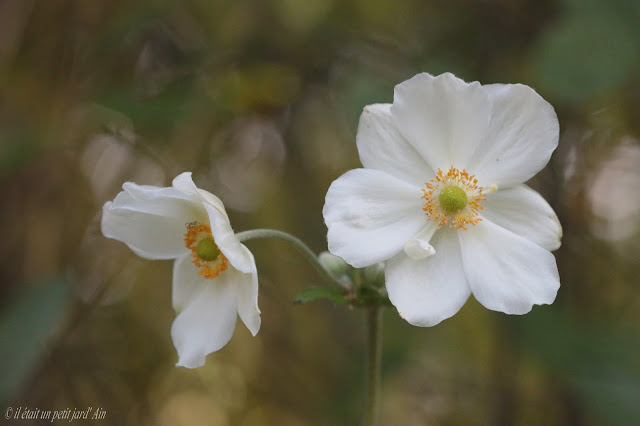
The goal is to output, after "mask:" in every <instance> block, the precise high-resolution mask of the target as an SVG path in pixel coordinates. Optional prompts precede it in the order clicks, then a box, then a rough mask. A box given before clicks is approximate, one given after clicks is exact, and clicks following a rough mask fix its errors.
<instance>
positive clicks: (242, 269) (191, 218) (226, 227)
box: [102, 172, 260, 368]
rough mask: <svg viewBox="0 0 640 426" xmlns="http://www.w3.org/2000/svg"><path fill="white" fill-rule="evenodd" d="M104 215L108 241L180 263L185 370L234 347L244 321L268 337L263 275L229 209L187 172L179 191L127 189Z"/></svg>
mask: <svg viewBox="0 0 640 426" xmlns="http://www.w3.org/2000/svg"><path fill="white" fill-rule="evenodd" d="M122 189H124V191H122V192H120V193H119V194H118V195H117V196H116V198H115V199H114V200H113V201H112V202H111V201H109V202H107V203H105V205H104V207H103V210H102V233H103V234H104V236H106V237H108V238H113V239H116V240H119V241H122V242H123V243H125V244H126V245H127V246H129V248H130V249H131V250H133V251H134V252H135V253H136V254H137V255H139V256H141V257H144V258H146V259H176V260H175V263H174V266H173V307H174V309H175V310H176V312H178V316H177V317H176V319H175V321H174V322H173V325H172V327H171V337H172V339H173V344H174V346H175V347H176V350H177V351H178V358H179V359H178V362H177V364H176V365H177V366H181V367H187V368H195V367H201V366H203V365H204V363H205V358H206V356H207V355H208V354H210V353H211V352H215V351H217V350H219V349H221V348H222V347H223V346H224V345H226V344H227V342H228V341H229V340H230V339H231V336H232V335H233V331H234V330H235V326H236V318H237V316H238V315H239V316H240V319H242V322H244V324H245V325H246V326H247V328H248V329H249V331H250V332H251V334H253V335H254V336H255V335H256V334H257V333H258V330H259V329H260V309H259V308H258V272H257V270H256V264H255V260H254V258H253V255H252V254H251V252H250V251H249V249H247V247H245V246H244V245H243V244H241V243H240V241H238V239H237V238H236V236H235V234H234V232H233V230H232V229H231V224H230V223H229V217H228V216H227V213H226V211H225V208H224V205H223V204H222V201H220V199H219V198H218V197H216V196H215V195H213V194H211V193H209V192H207V191H205V190H202V189H199V188H198V187H196V185H195V184H194V183H193V180H192V179H191V173H190V172H185V173H182V174H180V175H179V176H177V177H176V178H175V179H174V180H173V186H171V187H165V188H163V187H157V186H148V185H136V184H135V183H131V182H126V183H125V184H124V185H122Z"/></svg>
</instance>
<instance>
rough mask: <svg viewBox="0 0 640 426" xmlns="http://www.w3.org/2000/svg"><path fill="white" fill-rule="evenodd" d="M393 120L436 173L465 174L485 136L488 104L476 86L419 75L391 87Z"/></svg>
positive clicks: (448, 77) (445, 77)
mask: <svg viewBox="0 0 640 426" xmlns="http://www.w3.org/2000/svg"><path fill="white" fill-rule="evenodd" d="M391 114H392V115H393V118H394V120H395V122H396V124H397V126H398V129H399V130H400V133H402V134H403V135H404V137H405V138H407V140H408V141H409V142H410V143H411V144H412V145H413V147H414V148H415V149H416V150H417V151H418V152H419V153H420V155H422V157H423V158H424V159H425V160H426V162H427V163H428V164H429V165H431V168H432V169H433V170H434V171H437V170H438V168H440V169H442V170H446V169H448V168H449V167H451V166H455V167H457V168H459V169H463V168H465V167H466V166H467V163H468V162H469V158H470V157H471V155H473V151H474V149H475V147H476V145H477V144H478V143H479V142H480V140H481V138H482V136H483V135H484V134H485V133H486V131H487V127H488V126H489V119H490V117H491V103H490V102H489V96H488V94H487V92H486V91H485V90H483V88H482V86H481V85H480V83H478V82H477V81H475V82H473V83H465V82H464V81H463V80H461V79H459V78H457V77H456V76H454V75H453V74H451V73H446V74H442V75H439V76H437V77H434V76H432V75H430V74H426V73H422V74H418V75H416V76H415V77H413V78H411V79H409V80H407V81H405V82H402V83H400V84H398V85H397V86H396V87H395V91H394V96H393V105H392V106H391Z"/></svg>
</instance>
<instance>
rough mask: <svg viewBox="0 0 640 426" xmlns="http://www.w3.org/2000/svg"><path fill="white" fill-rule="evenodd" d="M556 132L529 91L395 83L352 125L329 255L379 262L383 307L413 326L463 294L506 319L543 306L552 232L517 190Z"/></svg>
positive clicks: (551, 286)
mask: <svg viewBox="0 0 640 426" xmlns="http://www.w3.org/2000/svg"><path fill="white" fill-rule="evenodd" d="M558 131H559V130H558V119H557V117H556V114H555V112H554V110H553V107H552V106H551V105H550V104H549V103H547V102H546V101H545V100H544V99H542V98H541V97H540V96H539V95H538V94H537V93H536V92H535V91H534V90H533V89H531V88H530V87H528V86H524V85H520V84H491V85H484V86H483V85H480V83H478V82H473V83H465V82H464V81H462V80H460V79H459V78H457V77H455V76H454V75H452V74H449V73H447V74H443V75H440V76H437V77H434V76H432V75H429V74H419V75H417V76H415V77H413V78H411V79H410V80H407V81H405V82H403V83H400V84H399V85H397V86H396V88H395V91H394V98H393V104H376V105H369V106H367V107H366V108H365V109H364V112H363V113H362V116H361V117H360V125H359V128H358V135H357V145H358V151H359V153H360V160H361V161H362V165H363V166H364V167H365V168H364V169H356V170H351V171H349V172H347V173H345V174H344V175H342V176H341V177H340V178H338V179H337V180H336V181H335V182H333V184H332V185H331V187H330V188H329V191H328V193H327V196H326V203H325V206H324V210H323V215H324V219H325V222H326V224H327V227H328V229H329V233H328V237H327V238H328V243H329V251H331V252H332V253H333V254H336V255H338V256H340V257H342V258H343V259H345V260H346V261H347V262H348V263H350V264H351V265H353V266H355V267H364V266H368V265H371V264H373V263H376V262H380V261H386V266H385V278H386V287H387V291H388V294H389V299H390V300H391V302H392V303H393V304H394V305H395V307H396V308H397V309H398V312H399V313H400V315H401V316H402V317H403V318H405V319H406V320H407V321H408V322H410V323H411V324H414V325H418V326H433V325H435V324H438V323H439V322H440V321H442V320H444V319H446V318H449V317H451V316H452V315H454V314H455V313H456V312H458V311H459V310H460V308H461V307H462V305H464V303H465V302H466V300H467V299H468V298H469V296H470V294H472V293H473V295H474V296H475V298H476V299H477V300H478V301H480V303H482V304H483V305H484V306H485V307H487V308H489V309H493V310H497V311H502V312H505V313H508V314H524V313H527V312H529V311H530V310H531V307H532V305H534V304H549V303H552V302H553V300H554V299H555V297H556V293H557V291H558V288H559V286H560V282H559V278H558V269H557V267H556V262H555V258H554V256H553V255H552V254H551V253H550V251H551V250H555V249H557V248H558V247H559V246H560V238H561V236H562V229H561V227H560V223H559V221H558V218H557V217H556V215H555V213H554V212H553V210H552V209H551V207H550V206H549V204H548V203H547V202H546V201H545V200H544V199H543V198H542V197H541V196H540V195H539V194H538V193H537V192H535V191H533V190H532V189H530V188H529V187H527V186H526V185H524V184H523V182H525V181H526V180H528V179H529V178H531V177H532V176H533V175H535V174H536V173H537V172H538V171H540V169H542V168H543V167H544V166H545V165H546V164H547V162H548V161H549V157H550V156H551V153H552V152H553V150H554V149H555V148H556V146H557V144H558Z"/></svg>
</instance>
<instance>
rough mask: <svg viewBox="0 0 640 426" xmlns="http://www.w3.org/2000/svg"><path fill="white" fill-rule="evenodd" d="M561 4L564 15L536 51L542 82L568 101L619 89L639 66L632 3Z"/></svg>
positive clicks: (568, 1)
mask: <svg viewBox="0 0 640 426" xmlns="http://www.w3.org/2000/svg"><path fill="white" fill-rule="evenodd" d="M565 3H566V4H565V6H566V9H567V11H566V14H565V16H564V17H563V18H562V19H560V20H559V21H558V22H557V23H556V24H555V25H554V26H553V27H551V28H550V29H549V31H547V32H546V33H545V34H544V35H543V37H542V38H541V39H540V40H539V44H538V46H537V49H536V50H535V51H534V64H533V65H534V69H535V70H536V71H537V73H538V74H539V75H540V79H541V84H542V85H543V86H544V87H545V88H546V89H547V90H549V91H552V92H553V93H554V94H555V95H556V96H557V97H559V98H563V99H565V100H568V101H581V100H585V99H588V98H591V97H594V96H599V95H603V94H605V93H607V91H611V90H614V89H618V88H620V87H621V86H622V85H623V84H624V83H625V81H626V79H627V78H628V77H629V76H630V75H631V73H632V71H633V70H634V68H636V67H637V66H638V65H639V64H640V49H639V48H638V40H639V39H640V29H639V27H638V25H637V23H638V17H639V15H638V11H637V10H634V8H633V7H632V3H631V2H625V3H621V2H620V1H614V2H608V1H604V0H590V1H588V2H576V1H575V0H566V2H565Z"/></svg>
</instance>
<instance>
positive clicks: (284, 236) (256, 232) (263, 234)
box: [236, 229, 342, 286]
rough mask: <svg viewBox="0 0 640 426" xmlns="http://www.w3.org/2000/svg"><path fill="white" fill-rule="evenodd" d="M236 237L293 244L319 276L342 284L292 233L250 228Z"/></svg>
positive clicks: (244, 239) (241, 240)
mask: <svg viewBox="0 0 640 426" xmlns="http://www.w3.org/2000/svg"><path fill="white" fill-rule="evenodd" d="M236 237H237V238H238V240H240V242H244V241H248V240H256V239H259V238H275V239H278V240H283V241H286V242H288V243H289V244H291V245H292V246H294V247H295V248H296V249H298V251H299V252H300V254H302V255H303V256H304V257H305V258H306V259H307V260H308V261H309V263H311V264H312V265H313V267H314V268H315V269H316V271H318V273H319V274H320V276H321V277H322V278H323V279H325V280H326V281H328V282H330V283H332V284H336V285H338V286H342V284H340V283H339V282H338V281H337V280H336V279H334V278H333V277H332V276H331V274H329V272H328V271H327V270H326V269H325V268H324V266H322V264H321V263H320V262H319V261H318V256H316V254H315V253H314V252H313V250H311V249H310V248H309V247H308V246H307V245H306V244H305V243H304V242H302V240H301V239H299V238H297V237H294V236H293V235H291V234H289V233H286V232H284V231H278V230H276V229H251V230H249V231H243V232H238V233H237V234H236Z"/></svg>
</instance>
